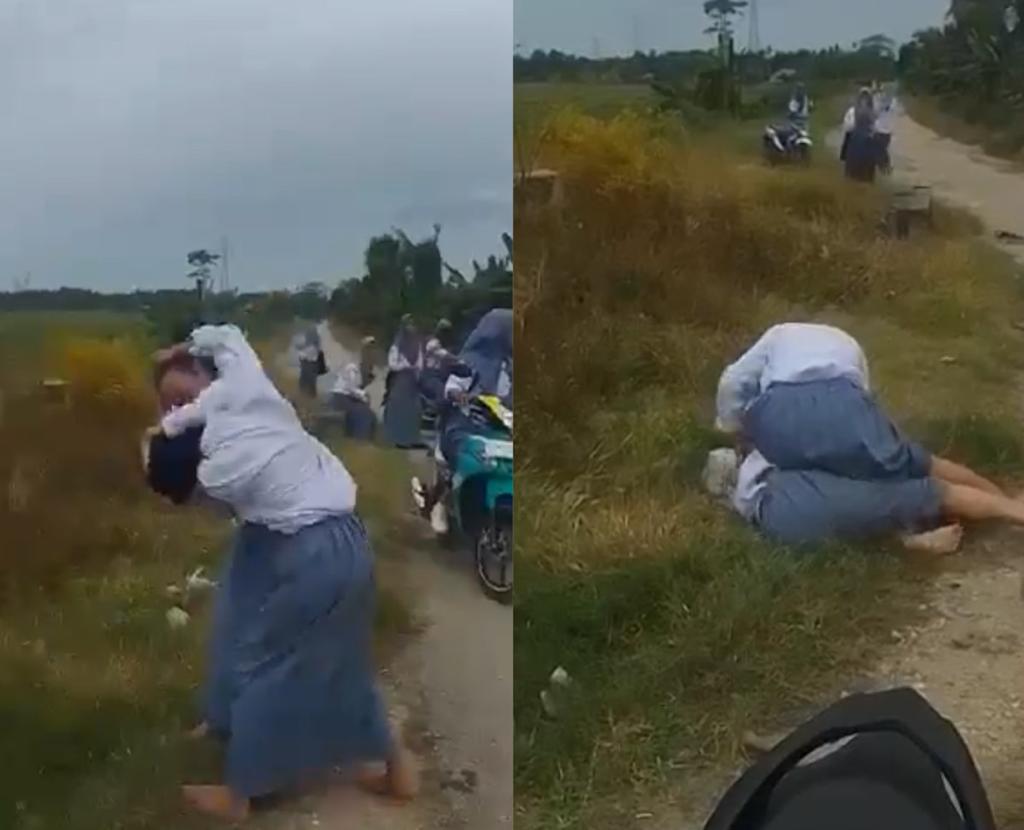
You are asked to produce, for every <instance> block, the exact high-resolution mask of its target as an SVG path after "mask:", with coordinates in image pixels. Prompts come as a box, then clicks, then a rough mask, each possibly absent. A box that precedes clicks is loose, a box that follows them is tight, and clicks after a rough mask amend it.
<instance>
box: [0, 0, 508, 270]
mask: <svg viewBox="0 0 1024 830" xmlns="http://www.w3.org/2000/svg"><path fill="white" fill-rule="evenodd" d="M340 5H342V4H337V3H334V2H331V1H330V0H308V1H307V2H306V3H304V4H302V6H301V11H302V13H301V14H300V13H299V12H298V9H299V7H294V8H292V7H289V6H288V5H287V4H283V3H279V2H271V0H207V1H206V2H202V0H17V2H14V3H12V4H10V5H9V6H7V7H5V8H4V9H3V10H0V95H2V96H3V99H4V100H5V102H6V103H7V108H8V114H9V115H8V119H7V129H5V130H4V132H3V134H0V176H2V179H3V182H4V186H3V188H2V191H0V199H2V200H3V202H4V214H5V217H6V221H5V222H4V223H3V225H2V226H0V289H3V290H9V289H10V288H11V286H12V285H13V282H14V280H16V279H20V278H22V277H23V276H24V275H25V274H26V273H29V272H30V273H31V274H32V287H34V288H57V287H59V286H61V285H67V286H73V287H85V288H94V289H98V290H128V289H130V288H132V287H139V288H157V287H160V288H164V287H172V288H173V287H179V286H180V287H186V286H187V282H186V281H185V274H186V273H187V265H186V263H185V255H186V253H187V252H188V251H190V250H194V249H196V248H203V247H205V248H209V249H213V250H217V249H219V248H220V245H221V239H222V237H227V238H228V239H229V240H230V260H231V269H230V270H231V277H232V283H233V284H234V285H235V286H236V287H238V288H240V289H241V290H258V289H266V288H271V287H293V286H296V285H299V284H302V283H305V282H308V281H314V280H319V281H325V282H328V283H334V282H337V281H338V280H339V279H343V278H348V277H353V276H358V275H359V274H360V273H361V263H362V255H363V250H364V249H365V247H366V244H367V242H368V241H369V239H370V237H371V236H373V235H377V234H381V233H386V232H388V231H389V230H390V229H391V228H392V227H393V226H399V227H401V228H402V229H403V230H405V231H406V232H408V233H409V235H410V236H411V237H412V238H414V239H416V238H419V237H424V236H427V235H429V234H430V233H431V227H432V225H433V223H434V222H435V221H436V222H439V223H440V224H441V225H442V226H443V230H442V233H441V246H442V252H443V254H444V256H445V258H446V259H447V260H448V261H450V262H452V264H454V265H456V266H457V267H462V268H467V267H468V265H469V262H470V260H472V259H473V258H476V259H481V260H482V259H485V258H486V257H487V255H488V254H491V253H497V252H499V251H500V250H501V249H502V244H501V233H502V232H504V231H511V222H512V198H511V170H512V126H511V124H512V121H511V119H512V69H511V60H510V59H509V50H510V47H511V45H512V10H511V6H510V4H509V3H508V2H507V0H442V2H440V3H432V4H430V5H429V6H426V5H424V4H422V3H419V2H417V0H375V2H374V3H369V2H367V3H358V4H357V3H346V4H343V5H344V6H345V8H344V9H341V8H339V6H340ZM470 70H471V71H470ZM5 283H6V284H5Z"/></svg>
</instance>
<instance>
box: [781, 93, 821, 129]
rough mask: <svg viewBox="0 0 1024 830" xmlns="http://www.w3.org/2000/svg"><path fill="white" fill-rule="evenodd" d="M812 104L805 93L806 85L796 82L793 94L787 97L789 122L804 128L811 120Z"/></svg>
mask: <svg viewBox="0 0 1024 830" xmlns="http://www.w3.org/2000/svg"><path fill="white" fill-rule="evenodd" d="M813 108H814V104H813V103H812V102H811V99H810V96H808V94H807V86H806V85H805V84H802V83H798V84H797V85H796V87H795V88H794V89H793V95H792V97H791V98H790V99H789V108H788V112H787V115H788V118H789V123H790V124H792V125H793V126H794V127H797V128H798V129H801V130H806V129H807V128H808V126H809V125H810V122H811V110H812V109H813Z"/></svg>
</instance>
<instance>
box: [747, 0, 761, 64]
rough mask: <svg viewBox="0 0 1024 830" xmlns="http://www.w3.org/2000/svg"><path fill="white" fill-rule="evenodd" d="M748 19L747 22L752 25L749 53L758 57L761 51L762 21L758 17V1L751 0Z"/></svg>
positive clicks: (749, 37) (749, 36) (748, 43)
mask: <svg viewBox="0 0 1024 830" xmlns="http://www.w3.org/2000/svg"><path fill="white" fill-rule="evenodd" d="M747 18H748V19H747V22H748V23H749V24H750V32H749V34H748V37H747V51H748V52H749V53H750V54H751V55H756V54H759V53H760V51H761V21H760V20H759V19H758V16H757V0H750V9H749V11H748V12H747Z"/></svg>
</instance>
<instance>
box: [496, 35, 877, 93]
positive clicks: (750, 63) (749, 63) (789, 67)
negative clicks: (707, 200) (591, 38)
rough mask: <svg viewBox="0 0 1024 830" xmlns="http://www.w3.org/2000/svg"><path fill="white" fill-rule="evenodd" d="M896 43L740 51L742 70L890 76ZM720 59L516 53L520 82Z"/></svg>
mask: <svg viewBox="0 0 1024 830" xmlns="http://www.w3.org/2000/svg"><path fill="white" fill-rule="evenodd" d="M895 54H896V45H895V44H894V43H893V42H892V41H891V40H889V39H888V38H886V37H885V36H883V35H874V36H872V37H870V38H865V39H864V40H863V41H860V42H858V43H856V44H851V46H850V47H845V48H844V47H842V46H840V45H838V44H836V45H834V46H830V47H827V48H824V49H800V50H797V51H789V52H775V51H772V50H766V51H764V52H761V53H757V54H747V53H739V54H737V55H736V56H735V61H736V66H737V70H738V72H739V74H740V75H741V76H742V77H743V78H744V79H745V80H747V81H751V82H756V81H763V80H767V79H769V78H771V77H772V76H773V75H775V74H776V73H779V72H782V73H784V74H790V73H792V74H793V75H795V76H796V77H799V78H801V79H802V80H805V81H850V82H857V81H861V80H889V79H891V78H892V77H894V75H895V71H896V60H895ZM719 63H720V57H719V55H718V54H717V53H716V52H715V51H711V50H707V49H693V50H688V51H669V52H654V51H652V52H634V53H633V54H632V55H627V56H622V57H607V58H590V57H585V56H581V55H573V54H568V53H565V52H560V51H558V50H557V49H556V50H550V51H542V50H536V51H534V52H533V53H532V54H530V55H528V56H523V55H517V56H516V57H515V58H514V62H513V67H514V77H515V80H516V81H517V82H519V83H530V82H533V83H541V82H581V81H595V82H602V83H624V84H644V83H649V82H651V81H657V82H661V83H677V82H679V81H681V80H684V79H687V78H696V77H698V76H699V75H700V74H701V73H704V72H708V71H712V70H714V69H715V68H716V67H717V66H718V65H719Z"/></svg>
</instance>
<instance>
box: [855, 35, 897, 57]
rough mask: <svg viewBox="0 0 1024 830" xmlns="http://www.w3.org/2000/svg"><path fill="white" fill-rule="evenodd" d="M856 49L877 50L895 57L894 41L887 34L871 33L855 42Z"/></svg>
mask: <svg viewBox="0 0 1024 830" xmlns="http://www.w3.org/2000/svg"><path fill="white" fill-rule="evenodd" d="M857 49H858V50H863V51H866V52H877V53H879V54H881V55H886V56H888V57H890V58H895V57H896V51H897V50H896V41H895V40H893V39H892V38H891V37H889V36H888V35H871V36H870V37H866V38H864V40H862V41H860V42H859V43H858V44H857Z"/></svg>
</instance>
